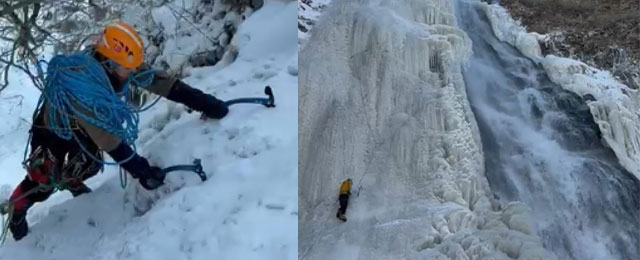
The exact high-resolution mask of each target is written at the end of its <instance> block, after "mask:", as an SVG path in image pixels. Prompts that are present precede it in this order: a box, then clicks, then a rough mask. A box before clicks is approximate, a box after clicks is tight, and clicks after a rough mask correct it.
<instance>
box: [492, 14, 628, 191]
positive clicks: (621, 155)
mask: <svg viewBox="0 0 640 260" xmlns="http://www.w3.org/2000/svg"><path fill="white" fill-rule="evenodd" d="M482 5H483V6H484V10H485V12H486V14H487V16H488V17H489V19H490V21H491V23H492V26H493V32H494V34H495V35H496V37H497V38H498V39H500V40H503V41H506V42H508V43H510V44H511V45H513V46H514V47H516V48H518V50H520V51H521V52H522V53H523V54H524V55H525V56H527V57H529V58H530V59H532V60H534V61H535V62H537V63H540V64H541V65H542V66H543V67H544V69H545V70H546V71H547V75H549V77H550V78H551V80H552V81H553V82H555V83H557V84H558V85H560V86H562V87H563V88H564V89H566V90H568V91H571V92H574V93H576V94H578V95H579V96H581V97H583V99H584V100H585V102H586V103H587V105H588V106H589V108H590V110H591V114H592V115H593V119H594V121H595V122H596V124H598V126H599V128H600V131H601V133H602V139H603V140H604V142H605V143H606V144H607V145H608V146H609V147H611V149H612V150H613V151H614V152H615V154H616V156H617V157H618V160H619V161H620V164H622V166H624V167H625V168H626V169H627V170H628V171H630V172H631V173H633V174H634V175H635V176H636V177H637V178H638V179H640V113H638V111H640V92H639V91H638V90H637V89H631V88H629V87H627V86H626V85H624V84H622V83H620V82H618V81H616V79H615V78H614V77H613V76H612V75H611V73H609V72H607V71H601V70H598V69H596V68H594V67H591V66H589V65H587V64H584V63H582V62H580V61H576V60H571V59H567V58H561V57H556V56H554V55H547V56H545V57H543V56H542V54H541V52H540V46H539V44H538V42H539V41H544V40H545V39H546V38H545V36H543V35H539V34H536V33H528V32H527V31H526V30H525V29H524V27H522V26H521V25H520V24H519V23H518V22H517V21H515V20H513V18H511V17H510V16H509V14H508V13H507V12H506V10H505V9H504V8H502V7H500V6H499V5H497V4H494V5H489V4H486V3H482Z"/></svg>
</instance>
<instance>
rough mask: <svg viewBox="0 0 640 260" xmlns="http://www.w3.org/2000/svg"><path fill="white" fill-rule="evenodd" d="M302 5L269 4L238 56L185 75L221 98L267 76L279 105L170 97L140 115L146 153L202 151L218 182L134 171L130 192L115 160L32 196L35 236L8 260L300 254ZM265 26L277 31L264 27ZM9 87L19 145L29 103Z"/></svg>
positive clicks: (175, 158) (10, 180)
mask: <svg viewBox="0 0 640 260" xmlns="http://www.w3.org/2000/svg"><path fill="white" fill-rule="evenodd" d="M295 13H297V3H295V2H289V3H282V2H278V1H273V2H268V3H266V4H265V6H264V7H263V8H262V9H260V10H258V11H257V12H256V13H254V15H252V16H250V17H248V18H247V20H246V22H245V23H243V24H242V25H241V26H240V27H239V29H238V34H242V35H245V36H247V37H248V39H247V40H246V42H245V43H244V44H242V45H240V46H237V48H238V50H239V53H240V54H241V55H240V56H239V58H238V59H237V60H236V61H235V62H233V63H230V64H228V65H226V66H224V65H222V64H220V65H218V66H216V67H203V68H196V69H190V71H189V73H190V75H191V76H190V77H189V78H186V79H185V81H186V82H187V83H189V84H191V85H192V86H194V87H197V88H200V89H202V90H204V91H205V92H208V93H213V94H215V95H216V96H217V97H219V98H221V99H223V100H226V99H231V98H236V97H244V96H264V94H263V89H264V86H265V85H270V86H271V87H272V88H273V91H274V94H275V97H276V104H277V107H276V108H274V109H266V108H264V107H262V106H257V105H251V104H247V105H235V106H233V107H231V111H230V113H229V115H228V116H227V117H226V118H224V119H223V120H220V121H217V120H208V121H202V120H200V119H199V114H197V113H192V114H189V113H187V112H186V109H185V108H184V106H182V105H176V104H175V103H172V102H170V101H166V100H162V101H160V102H159V103H158V104H157V105H156V106H155V107H153V108H152V109H151V110H150V111H148V112H145V113H143V114H142V117H141V129H140V138H139V140H138V144H137V145H138V149H139V152H140V153H141V154H142V155H143V156H145V157H147V158H148V159H149V160H150V161H151V163H152V164H154V165H158V166H161V167H166V166H171V165H174V164H189V163H191V162H192V161H193V159H194V158H201V159H202V163H203V167H204V170H205V172H207V174H208V176H209V180H207V181H206V182H204V183H202V182H201V181H200V180H199V178H198V177H197V176H196V175H195V174H193V173H189V172H175V173H171V174H170V175H169V176H168V177H167V180H166V183H167V184H166V185H165V186H163V187H161V188H160V189H158V190H156V191H146V190H144V189H142V188H141V187H139V185H138V184H137V183H136V182H135V180H132V179H129V182H130V183H129V184H128V186H127V188H126V189H125V190H122V189H121V188H120V183H119V180H118V177H117V175H118V170H117V169H116V168H114V167H107V168H106V170H105V172H104V173H102V174H99V175H98V176H96V177H94V178H92V179H91V180H90V181H89V182H88V184H89V186H90V187H92V188H93V189H94V192H93V193H90V194H86V195H83V196H80V197H78V198H74V199H70V198H71V196H70V195H69V194H68V193H67V192H62V193H58V194H54V195H53V196H52V197H51V198H50V199H49V200H48V201H46V202H44V203H39V204H37V205H35V206H34V207H33V208H32V209H31V210H30V212H29V216H28V220H29V222H30V225H31V231H30V234H29V236H27V237H26V238H24V239H23V240H21V241H19V242H15V241H13V239H12V238H11V237H10V235H9V237H8V238H7V241H6V243H5V245H4V246H3V248H2V250H0V259H12V260H13V259H296V258H297V248H298V246H297V233H298V232H297V219H298V203H297V194H296V191H297V184H298V178H297V176H298V170H297V164H296V162H297V149H298V142H297V139H298V138H297V133H298V131H297V129H298V128H297V125H298V121H297V117H296V115H297V108H298V103H297V97H298V90H297V82H298V78H297V74H296V75H293V74H294V73H291V71H296V72H297V61H298V56H297V45H296V44H295V28H294V27H293V26H290V27H289V26H284V25H285V23H288V24H292V21H293V17H294V15H295ZM267 31H268V32H271V35H279V36H280V37H266V33H265V32H267ZM291 35H293V36H291ZM252 55H253V56H252ZM256 75H263V76H262V77H257V76H256ZM264 75H267V76H264ZM14 87H15V88H14V89H15V91H19V92H20V93H23V94H24V95H25V96H29V98H32V97H33V96H34V93H25V92H23V91H25V89H24V88H20V89H17V87H16V86H14ZM34 90H35V89H34ZM36 91H37V90H36ZM14 93H15V92H14ZM10 95H12V93H11V92H2V96H1V97H2V98H3V102H2V103H0V104H2V105H3V107H2V110H0V111H1V113H3V114H2V116H3V118H5V116H7V117H10V118H11V119H12V120H7V121H12V122H11V125H6V127H5V125H3V127H2V128H0V129H2V133H3V135H2V137H0V138H1V140H2V142H3V143H5V142H7V141H9V140H14V139H15V140H16V141H15V143H10V146H6V147H7V149H10V150H9V152H6V153H16V152H18V151H20V150H19V149H23V148H24V146H23V145H24V142H25V141H26V131H27V129H28V124H26V123H25V124H22V125H19V124H18V123H15V122H14V121H17V120H18V118H17V117H18V116H21V117H25V116H27V115H28V116H29V117H30V114H31V113H32V109H31V108H30V107H29V105H23V108H22V110H20V111H19V112H18V110H7V107H16V106H15V105H13V106H9V105H8V104H9V103H5V102H4V98H6V97H10ZM36 97H37V96H36ZM12 100H13V99H12ZM32 101H33V100H30V101H29V102H32ZM12 102H15V101H12ZM29 104H30V103H29ZM16 109H18V108H16ZM7 111H8V112H7ZM29 117H27V118H29ZM14 129H15V130H14ZM17 139H21V140H17ZM3 151H4V150H3ZM3 155H5V154H3ZM19 156H20V158H18V157H15V156H10V157H4V156H2V157H0V158H2V161H0V163H1V164H2V166H3V169H9V170H11V171H10V172H11V173H10V175H11V176H8V175H9V172H7V173H4V174H3V175H2V178H1V179H0V181H2V183H3V184H10V185H12V186H14V185H16V184H17V182H18V180H19V179H21V178H23V176H24V171H23V170H22V169H18V167H20V166H19V165H20V162H21V159H22V158H21V156H22V155H21V154H20V155H19ZM4 166H8V167H6V168H5V167H4ZM5 188H6V186H5Z"/></svg>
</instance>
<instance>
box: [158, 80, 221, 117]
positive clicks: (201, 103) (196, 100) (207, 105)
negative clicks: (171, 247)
mask: <svg viewBox="0 0 640 260" xmlns="http://www.w3.org/2000/svg"><path fill="white" fill-rule="evenodd" d="M167 98H168V99H169V100H172V101H175V102H179V103H182V104H185V105H186V106H188V107H189V108H191V109H193V110H196V111H200V112H202V113H203V114H204V115H205V116H207V117H209V118H215V119H222V118H223V117H225V116H226V115H227V114H228V113H229V108H228V107H227V105H225V104H224V102H222V100H219V99H217V98H216V97H214V96H212V95H209V94H205V93H203V92H202V91H200V90H199V89H196V88H192V87H191V86H189V85H187V84H186V83H184V82H182V81H181V80H177V81H176V83H174V84H173V87H171V90H170V91H169V95H167Z"/></svg>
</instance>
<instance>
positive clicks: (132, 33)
mask: <svg viewBox="0 0 640 260" xmlns="http://www.w3.org/2000/svg"><path fill="white" fill-rule="evenodd" d="M96 52H98V53H100V54H102V56H105V57H107V58H109V59H111V60H113V61H114V62H115V63H116V64H118V65H120V66H122V67H125V68H130V69H135V68H137V67H138V66H140V64H142V61H143V60H144V57H143V55H144V44H143V42H142V39H141V38H140V35H138V32H136V30H135V29H133V27H131V26H129V25H128V24H126V23H124V22H122V21H116V22H115V23H113V24H110V25H107V27H106V28H105V29H104V32H103V33H102V37H101V39H99V40H98V43H97V44H96Z"/></svg>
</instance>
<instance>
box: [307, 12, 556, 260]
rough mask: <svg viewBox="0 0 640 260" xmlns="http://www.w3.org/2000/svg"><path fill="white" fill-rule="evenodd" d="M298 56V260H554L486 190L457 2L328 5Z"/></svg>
mask: <svg viewBox="0 0 640 260" xmlns="http://www.w3.org/2000/svg"><path fill="white" fill-rule="evenodd" d="M300 53H301V55H300V66H301V78H300V88H301V93H300V102H301V103H300V111H299V119H300V122H299V124H300V126H299V128H300V149H299V169H300V186H299V190H300V191H299V193H300V195H299V200H300V212H301V216H300V237H299V239H300V257H301V258H302V259H363V260H364V259H549V257H548V253H547V252H546V251H545V250H544V249H543V248H542V243H541V240H540V239H539V238H538V237H537V235H536V234H535V230H534V228H533V221H532V219H531V213H530V211H529V210H528V208H527V207H526V206H525V205H523V204H522V203H519V202H512V203H509V204H507V205H505V207H503V208H502V207H500V206H498V204H497V203H494V202H495V201H494V200H493V196H492V193H491V190H489V186H488V183H487V179H486V176H485V175H484V174H485V173H484V158H483V153H482V143H481V142H480V137H479V132H478V129H477V125H476V122H475V118H474V115H473V114H472V112H471V110H470V106H469V102H468V99H467V96H466V95H467V94H466V90H465V86H464V81H463V79H462V74H461V68H462V65H463V63H464V62H465V61H466V60H468V59H469V56H470V55H471V41H470V40H469V38H468V37H467V35H466V34H465V33H464V31H462V30H461V29H460V28H458V26H457V21H456V17H455V14H454V6H453V4H452V1H449V0H410V1H376V0H371V1H358V0H353V1H349V0H346V1H340V2H338V1H335V2H332V4H331V5H330V6H329V8H328V9H326V11H325V13H324V14H323V16H322V19H320V20H319V21H318V23H317V24H316V25H315V26H314V28H313V31H312V33H311V34H310V38H309V39H308V41H307V43H306V45H304V46H303V48H302V50H301V52H300ZM346 178H351V179H353V181H354V188H353V196H352V198H351V201H350V206H349V209H348V211H347V218H348V219H349V220H348V221H347V222H346V223H340V222H339V221H338V220H337V219H336V218H335V214H336V210H337V205H336V204H337V203H336V199H337V195H338V194H337V193H338V187H339V184H340V182H341V181H342V180H344V179H346Z"/></svg>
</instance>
